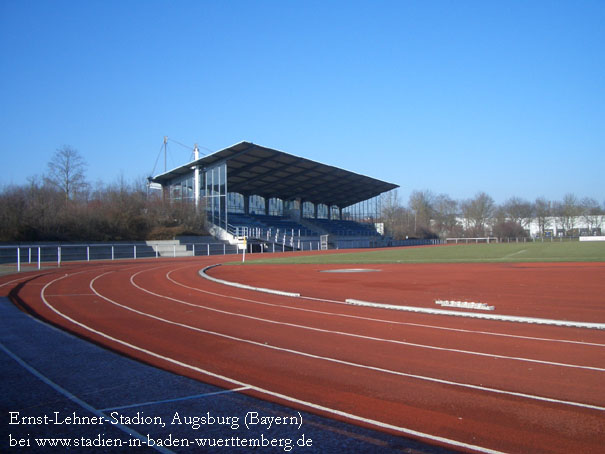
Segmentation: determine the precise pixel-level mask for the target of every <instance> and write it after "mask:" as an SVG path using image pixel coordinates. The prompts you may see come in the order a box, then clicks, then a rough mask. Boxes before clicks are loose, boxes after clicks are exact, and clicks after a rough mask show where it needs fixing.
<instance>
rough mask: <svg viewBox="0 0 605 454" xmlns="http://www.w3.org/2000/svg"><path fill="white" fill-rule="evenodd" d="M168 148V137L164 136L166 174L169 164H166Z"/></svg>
mask: <svg viewBox="0 0 605 454" xmlns="http://www.w3.org/2000/svg"><path fill="white" fill-rule="evenodd" d="M167 146H168V136H164V173H166V172H167V171H168V168H167V164H166V154H167V150H166V149H167Z"/></svg>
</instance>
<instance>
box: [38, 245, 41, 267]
mask: <svg viewBox="0 0 605 454" xmlns="http://www.w3.org/2000/svg"><path fill="white" fill-rule="evenodd" d="M40 260H41V258H40V246H38V269H40Z"/></svg>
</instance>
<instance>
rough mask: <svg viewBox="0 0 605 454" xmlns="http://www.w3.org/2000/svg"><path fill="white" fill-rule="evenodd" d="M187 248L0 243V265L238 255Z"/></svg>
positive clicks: (233, 248)
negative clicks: (5, 244)
mask: <svg viewBox="0 0 605 454" xmlns="http://www.w3.org/2000/svg"><path fill="white" fill-rule="evenodd" d="M185 246H186V251H181V250H179V249H177V248H176V247H175V248H174V249H173V251H170V250H160V249H159V248H154V247H153V246H150V245H147V244H146V243H128V244H123V243H120V244H106V243H102V244H32V245H10V246H0V265H1V266H2V267H3V268H5V269H6V268H8V269H7V271H11V268H12V269H14V268H16V271H21V270H22V269H41V268H42V267H49V266H57V267H60V266H61V264H62V263H65V262H75V261H79V262H90V261H93V260H121V259H131V260H132V259H134V260H136V259H142V258H160V257H173V258H174V257H192V256H207V255H227V254H238V253H239V252H240V251H239V250H238V248H237V245H230V244H224V243H189V244H185Z"/></svg>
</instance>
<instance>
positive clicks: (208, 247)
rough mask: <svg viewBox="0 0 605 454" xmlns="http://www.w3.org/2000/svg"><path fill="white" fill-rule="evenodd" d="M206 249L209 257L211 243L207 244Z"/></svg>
mask: <svg viewBox="0 0 605 454" xmlns="http://www.w3.org/2000/svg"><path fill="white" fill-rule="evenodd" d="M206 248H207V250H208V256H210V243H206Z"/></svg>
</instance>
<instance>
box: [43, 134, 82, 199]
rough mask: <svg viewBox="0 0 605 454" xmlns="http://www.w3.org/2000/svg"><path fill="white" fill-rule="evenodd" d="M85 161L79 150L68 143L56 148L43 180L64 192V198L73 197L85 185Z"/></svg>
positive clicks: (80, 191)
mask: <svg viewBox="0 0 605 454" xmlns="http://www.w3.org/2000/svg"><path fill="white" fill-rule="evenodd" d="M85 171H86V161H85V160H84V158H83V157H82V155H80V152H79V151H78V150H76V149H75V148H72V147H70V146H69V145H64V146H63V147H61V148H59V149H57V151H55V154H54V155H53V156H52V158H51V160H50V161H49V163H48V174H47V175H46V178H45V181H46V182H47V183H48V184H50V185H51V186H53V187H54V188H56V189H57V190H59V191H61V192H62V193H63V194H65V199H66V200H70V199H73V198H74V197H75V196H76V195H77V194H79V193H82V192H83V191H84V190H85V189H86V188H87V187H88V184H87V182H86V175H85Z"/></svg>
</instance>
